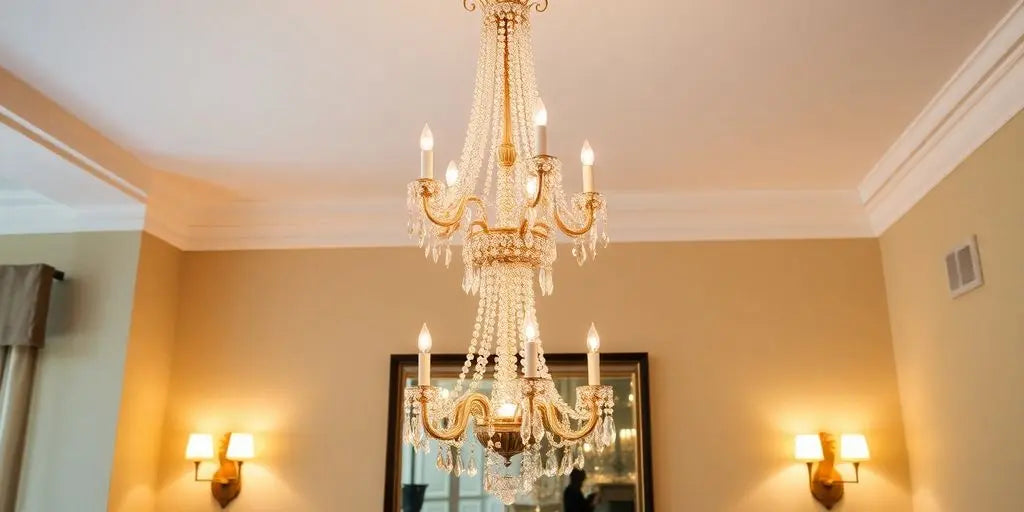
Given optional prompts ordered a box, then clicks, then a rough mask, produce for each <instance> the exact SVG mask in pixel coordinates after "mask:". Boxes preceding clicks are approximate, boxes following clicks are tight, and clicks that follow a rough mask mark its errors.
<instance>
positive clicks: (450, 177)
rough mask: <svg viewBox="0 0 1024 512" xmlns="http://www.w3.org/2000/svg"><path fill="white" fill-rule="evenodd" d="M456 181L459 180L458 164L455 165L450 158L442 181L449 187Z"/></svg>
mask: <svg viewBox="0 0 1024 512" xmlns="http://www.w3.org/2000/svg"><path fill="white" fill-rule="evenodd" d="M457 181H459V166H457V165H455V160H452V161H451V162H448V170H447V171H445V172H444V182H445V183H447V184H448V186H449V187H450V186H452V185H454V184H455V182H457Z"/></svg>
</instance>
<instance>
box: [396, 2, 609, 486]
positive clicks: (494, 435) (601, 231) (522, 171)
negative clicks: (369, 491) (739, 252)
mask: <svg viewBox="0 0 1024 512" xmlns="http://www.w3.org/2000/svg"><path fill="white" fill-rule="evenodd" d="M463 6H464V7H465V8H466V10H469V11H474V10H476V9H477V8H478V7H479V8H480V10H481V11H482V13H483V29H482V31H481V44H480V54H479V60H478V64H477V72H476V88H475V91H474V97H473V107H472V113H471V115H470V119H469V127H468V130H467V133H466V140H465V144H464V145H463V148H462V154H461V158H460V160H459V163H458V164H456V163H455V162H452V163H450V164H449V165H448V168H447V170H446V172H445V182H444V183H442V182H441V181H439V180H436V179H434V165H433V146H434V140H433V135H432V134H431V132H430V129H429V127H424V129H423V133H422V135H421V137H420V148H421V150H422V152H421V166H420V179H418V180H416V181H413V182H412V183H410V184H409V187H408V203H407V206H408V211H409V235H410V236H411V237H412V238H413V239H414V240H417V241H418V242H419V244H420V246H421V247H422V248H423V249H424V254H425V255H427V256H428V257H431V258H432V259H433V260H434V261H435V262H437V261H438V260H439V259H440V258H441V257H442V255H443V258H444V262H445V265H449V264H450V263H451V258H452V249H451V243H452V239H453V238H455V237H457V236H459V235H460V234H461V239H462V243H463V248H462V258H463V261H464V263H465V276H464V278H463V281H462V288H463V290H465V291H466V293H470V294H475V295H478V296H479V305H478V307H477V314H476V320H475V323H474V325H473V333H472V337H471V339H470V344H469V351H468V353H467V355H466V361H465V363H464V364H463V366H462V371H461V372H460V374H459V377H458V380H457V381H456V383H455V385H454V388H453V389H451V390H449V389H442V388H440V387H436V386H431V385H430V345H431V339H430V332H429V331H428V330H427V327H426V325H424V326H423V329H422V331H421V332H420V338H419V349H420V363H419V375H418V382H417V384H418V385H417V386H414V387H410V388H407V389H406V393H405V402H404V414H403V417H404V426H403V432H404V434H403V435H404V437H403V439H404V440H405V442H407V443H410V444H412V446H413V447H414V448H415V449H416V450H417V452H429V450H430V441H431V440H435V441H436V442H437V444H438V455H437V467H438V468H439V469H441V470H444V471H447V472H454V473H455V474H456V475H461V474H462V473H463V472H465V473H467V474H469V475H470V476H475V475H476V473H477V471H479V468H477V466H476V456H475V450H476V446H475V444H476V443H473V442H472V441H470V444H469V445H468V446H467V445H466V444H465V443H466V441H467V438H468V437H469V436H470V434H471V433H472V435H473V436H474V437H476V440H477V441H478V442H479V444H480V446H481V447H482V449H483V450H484V453H485V465H484V467H483V471H484V486H485V488H486V489H487V491H488V492H490V493H492V494H494V495H495V496H497V497H498V498H499V499H501V501H502V502H504V503H506V504H511V503H513V502H514V501H515V497H516V495H517V494H520V493H529V492H530V491H531V490H532V489H533V485H534V482H535V481H536V480H537V479H538V478H540V477H541V476H555V475H556V474H558V475H565V474H568V473H569V472H571V471H572V469H573V468H574V467H576V468H582V466H583V463H584V461H583V452H584V450H583V443H585V442H586V443H589V444H591V445H592V446H593V447H594V448H596V449H598V450H601V449H603V448H604V447H606V446H608V445H610V444H611V443H612V442H614V436H615V425H614V420H613V419H612V407H613V403H614V397H613V396H612V389H611V387H610V386H602V385H601V384H600V366H599V355H598V348H599V341H600V340H599V338H598V335H597V331H596V329H595V328H594V327H593V325H592V326H591V328H590V332H589V333H588V336H587V344H588V349H589V352H588V384H589V385H587V386H580V387H579V388H577V390H576V403H575V404H574V405H572V406H570V405H569V404H567V403H566V402H565V400H563V399H562V397H561V396H560V394H559V393H558V390H557V389H556V388H555V385H554V383H553V381H552V379H551V375H550V373H549V372H548V368H547V365H546V363H545V360H544V350H543V346H542V342H541V339H540V327H539V325H538V323H537V320H536V308H535V299H534V276H536V278H537V283H538V289H539V290H540V292H541V294H542V295H550V294H551V293H552V292H553V290H554V276H553V272H552V265H553V263H554V262H555V259H556V257H557V248H556V246H555V236H556V232H557V231H560V232H562V233H563V234H564V235H565V236H567V237H569V238H570V239H571V240H572V242H573V248H572V254H573V256H574V257H575V259H576V261H577V262H578V263H579V264H580V265H582V264H583V263H584V262H585V261H586V260H587V259H588V258H593V257H595V256H596V254H597V249H598V247H599V246H600V247H605V246H607V244H608V235H607V234H606V232H605V229H606V224H607V212H606V209H605V201H604V198H603V197H602V196H601V194H599V193H597V192H595V191H594V180H593V169H594V152H593V150H592V149H591V148H590V145H589V143H584V146H583V150H582V151H581V154H580V157H581V158H580V159H581V162H582V164H583V192H582V193H577V194H574V195H573V196H572V197H571V198H569V197H567V196H566V193H565V191H564V190H563V189H562V177H561V171H562V165H561V162H560V161H559V160H558V159H557V158H555V157H554V156H551V155H548V154H547V111H546V110H545V109H544V105H543V103H542V102H541V101H540V98H539V97H538V95H537V84H536V78H535V75H534V66H533V49H532V46H531V40H530V14H531V11H533V10H536V11H538V12H543V11H545V10H546V9H547V1H544V0H542V1H540V2H533V1H530V0H477V1H476V2H473V1H471V0H464V1H463ZM556 230H557V231H556ZM492 351H493V352H492ZM492 354H493V355H494V356H495V357H494V360H495V361H496V362H495V364H494V369H493V382H492V385H491V391H490V396H487V395H485V394H483V393H481V392H480V390H479V387H480V383H481V382H482V381H483V378H484V375H485V372H486V371H487V367H488V365H489V362H490V360H491V358H492ZM520 360H521V361H522V372H523V374H522V377H520V375H519V362H520ZM471 372H472V375H470V374H471ZM467 377H469V379H467ZM467 380H468V383H467V382H466V381H467ZM465 449H468V450H469V452H470V453H469V457H468V458H467V459H466V461H465V462H464V461H463V455H462V453H461V452H462V451H463V450H465ZM559 454H560V455H561V456H560V457H559ZM517 456H518V457H517Z"/></svg>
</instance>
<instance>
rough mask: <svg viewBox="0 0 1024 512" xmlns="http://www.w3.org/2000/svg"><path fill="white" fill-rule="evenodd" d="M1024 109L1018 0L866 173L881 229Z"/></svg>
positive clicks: (867, 200) (865, 186)
mask: <svg viewBox="0 0 1024 512" xmlns="http://www.w3.org/2000/svg"><path fill="white" fill-rule="evenodd" d="M1022 109H1024V0H1022V1H1019V2H1017V4H1016V5H1014V7H1013V8H1011V9H1010V11H1009V13H1007V15H1006V16H1005V17H1004V18H1003V19H1002V20H1001V21H1000V22H999V23H998V24H997V25H996V27H995V28H994V29H993V30H992V31H991V32H990V33H989V34H988V36H987V37H986V38H985V40H984V41H982V43H981V44H980V45H979V46H978V47H977V48H976V49H975V50H974V52H973V53H972V54H971V55H970V56H969V57H968V58H967V60H966V61H965V62H964V63H963V65H961V67H960V69H959V70H957V72H956V73H955V74H954V75H953V77H952V78H951V79H950V80H949V81H948V82H946V84H945V85H944V86H943V87H942V89H941V90H940V91H939V93H938V94H937V95H935V97H933V98H932V100H931V101H930V102H929V103H928V105H927V106H926V107H925V108H924V110H923V111H922V112H921V113H920V114H918V116H917V118H916V119H914V121H913V122H912V123H911V124H910V125H909V126H908V127H907V128H906V130H904V132H903V133H902V134H901V135H900V137H899V138H898V139H897V140H896V142H895V143H894V144H893V145H892V146H891V147H890V148H889V150H888V151H887V152H886V153H885V154H884V155H883V156H882V158H881V159H880V160H879V161H878V163H877V164H875V166H874V168H873V169H872V170H871V171H870V172H869V173H868V174H867V176H865V178H864V180H863V181H862V182H861V183H860V186H859V188H858V190H859V192H860V197H861V200H862V201H863V203H864V206H865V209H866V211H867V215H868V218H869V219H870V222H871V227H872V230H873V232H874V234H876V235H881V234H882V233H883V232H885V230H887V229H888V228H889V227H890V226H892V225H893V224H894V223H895V222H896V221H898V220H899V219H900V218H901V217H902V216H903V215H904V214H906V213H907V212H908V211H910V209H911V208H912V207H913V206H914V205H915V204H916V203H917V202H918V201H920V200H921V198H923V197H924V196H925V195H926V194H927V193H928V192H929V191H930V190H931V189H932V188H934V187H935V186H936V185H938V183H939V182H940V181H942V179H943V178H945V177H946V176H947V175H949V174H950V173H951V172H953V171H954V170H955V169H956V168H957V166H959V165H960V163H961V162H963V161H964V160H965V159H966V158H967V157H968V156H970V154H971V153H973V152H974V150H976V149H978V147H980V146H981V145H982V144H984V143H985V141H986V140H988V139H989V137H991V136H992V135H993V134H994V133H995V132H997V131H998V130H999V129H1000V128H1001V127H1002V126H1003V125H1004V124H1006V123H1007V122H1008V121H1009V120H1010V119H1012V118H1013V117H1014V116H1015V115H1016V114H1017V113H1018V112H1020V111H1021V110H1022Z"/></svg>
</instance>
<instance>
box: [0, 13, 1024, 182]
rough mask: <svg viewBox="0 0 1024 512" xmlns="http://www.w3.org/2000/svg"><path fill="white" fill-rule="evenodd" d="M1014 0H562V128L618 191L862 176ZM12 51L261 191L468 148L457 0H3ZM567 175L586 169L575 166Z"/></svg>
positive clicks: (120, 123) (155, 143)
mask: <svg viewBox="0 0 1024 512" xmlns="http://www.w3.org/2000/svg"><path fill="white" fill-rule="evenodd" d="M1013 3H1014V0H970V1H967V0H929V1H892V0H857V1H839V2H823V1H821V0H787V1H778V0H775V1H765V0H731V1H722V0H685V1H680V0H658V1H648V2H622V1H618V2H611V1H608V0H552V1H551V6H550V9H549V10H548V11H547V12H546V13H544V14H539V15H535V17H534V20H535V21H534V32H535V43H536V55H537V67H538V76H539V80H540V86H541V92H542V95H543V96H544V98H545V103H546V104H547V105H548V108H549V110H550V112H551V118H552V121H551V128H550V131H551V136H552V149H553V151H554V152H556V153H558V154H561V155H563V156H564V159H565V160H567V161H572V160H573V159H574V158H575V157H574V155H576V154H578V148H579V145H580V143H581V141H582V140H583V139H584V138H585V137H587V138H589V139H590V140H591V142H592V143H593V144H594V146H595V148H596V150H597V153H598V158H599V166H600V169H599V172H600V173H601V177H600V179H601V182H600V183H601V185H602V186H603V187H605V188H606V189H607V190H612V191H651V190H658V191H666V190H669V191H672V190H678V191H710V190H714V191H723V190H736V189H744V190H748V189H754V190H816V189H819V190H825V189H851V190H852V189H853V188H854V187H856V186H857V184H858V183H859V182H860V181H861V180H862V179H863V178H864V176H865V174H866V173H867V172H868V171H869V170H870V169H871V168H872V166H873V165H874V164H875V162H876V161H878V159H879V158H880V157H881V156H882V154H883V153H884V152H885V151H886V149H887V148H888V147H889V146H890V145H891V144H892V143H893V142H894V141H895V140H896V138H897V137H898V136H899V135H900V133H901V131H902V130H903V129H904V128H905V127H906V126H907V125H908V123H909V122H910V121H911V120H913V119H914V117H915V115H917V113H918V112H920V111H921V109H922V108H923V107H924V106H925V104H926V103H927V102H928V100H929V99H930V98H931V97H932V96H933V95H934V94H935V93H936V92H937V91H938V90H939V88H940V87H941V86H942V84H943V83H944V82H945V81H946V80H948V79H949V78H950V76H951V75H952V74H953V72H954V71H955V70H956V69H957V67H958V66H959V65H960V64H961V63H962V62H963V61H964V59H965V58H966V57H967V56H968V54H969V53H970V52H971V50H972V49H974V48H975V47H976V45H977V44H978V43H979V42H980V41H981V40H982V39H983V37H984V36H985V34H986V33H987V32H988V31H989V30H990V29H991V28H992V27H993V26H994V25H995V23H996V22H997V21H998V20H999V19H1000V18H1001V17H1002V16H1003V15H1004V14H1005V13H1006V12H1007V10H1008V9H1009V8H1010V7H1011V5H1012V4H1013ZM3 11H4V14H3V16H0V65H2V66H4V67H6V68H7V69H8V70H10V71H11V72H13V73H14V74H15V75H18V76H19V77H21V78H22V79H23V80H25V81H26V82H28V83H30V84H32V86H34V87H36V88H38V89H39V90H40V91H41V92H42V93H43V94H45V95H47V96H49V97H50V98H52V99H53V100H55V101H56V102H58V103H59V104H61V105H62V106H63V107H65V108H67V109H68V110H70V111H71V112H72V113H74V114H75V115H77V116H78V117H79V118H81V119H83V120H84V121H86V122H87V123H89V124H90V125H92V126H94V127H96V128H98V129H99V130H100V131H101V132H103V133H104V134H106V135H107V136H109V137H110V138H112V139H113V140H114V141H116V142H118V143H120V144H121V145H123V146H124V147H126V148H127V149H128V150H130V151H131V152H133V153H135V154H137V155H140V156H141V157H142V158H143V160H145V161H146V162H147V163H149V164H151V165H153V166H155V167H158V168H162V169H164V170H167V171H170V172H174V173H184V174H189V175H192V176H194V177H197V178H200V179H201V180H204V181H209V182H211V183H216V184H219V185H222V186H226V187H227V188H229V189H231V190H233V191H234V192H236V193H238V194H241V195H243V196H245V197H250V198H291V199H295V198H311V197H316V198H320V199H324V198H332V197H340V196H353V197H354V196H359V197H367V196H373V197H376V196H380V197H400V195H401V194H402V193H404V184H405V182H406V181H408V180H409V179H411V178H412V177H413V176H414V175H415V173H416V168H417V158H418V156H417V142H416V141H417V136H418V133H419V130H420V128H421V127H422V125H423V122H424V121H429V122H430V123H431V126H432V127H433V128H434V133H435V136H436V137H437V138H438V143H437V150H438V153H439V154H438V158H439V159H440V160H441V161H444V160H446V159H448V158H450V157H451V156H453V155H455V153H456V151H457V150H458V148H459V147H460V146H461V138H462V135H463V133H464V129H465V128H464V126H465V119H466V117H467V115H468V106H469V101H470V99H471V91H472V83H471V82H472V77H473V70H474V65H475V57H476V47H477V41H476V39H477V36H478V23H479V13H478V12H477V13H466V12H464V11H463V10H462V7H461V2H459V1H457V0H379V1H363V2H352V1H347V2H330V3H328V2H281V1H277V0H262V1H242V0H233V1H229V0H202V1H198V0H190V1H188V0H186V1H177V2H138V1H136V0H109V1H106V2H76V1H74V0H4V4H3ZM567 174H568V176H567V179H568V185H569V186H570V187H573V186H578V183H577V182H578V179H579V178H578V176H576V175H575V174H576V173H567Z"/></svg>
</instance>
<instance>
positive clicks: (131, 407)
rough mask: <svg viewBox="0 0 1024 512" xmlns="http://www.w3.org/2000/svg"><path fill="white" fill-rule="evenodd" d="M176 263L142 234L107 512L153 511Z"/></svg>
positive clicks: (169, 250) (177, 254) (174, 315)
mask: <svg viewBox="0 0 1024 512" xmlns="http://www.w3.org/2000/svg"><path fill="white" fill-rule="evenodd" d="M180 264H181V251H179V250H178V249H176V248H175V247H173V246H171V245H169V244H167V243H166V242H164V241H163V240H160V239H159V238H156V237H154V236H152V235H150V234H148V233H146V234H143V235H142V248H141V250H140V253H139V271H138V279H137V280H136V283H135V306H134V308H133V310H132V320H131V331H130V335H129V339H128V352H127V361H126V363H125V370H124V389H123V391H122V393H121V413H120V417H119V419H118V423H117V444H116V445H115V446H114V468H113V473H112V474H111V478H110V504H109V506H108V508H107V510H109V511H111V512H152V511H153V510H154V508H155V507H156V484H157V463H158V461H159V458H160V446H161V436H162V429H163V421H164V409H165V406H166V403H167V385H168V382H169V379H170V372H171V356H172V354H173V350H174V333H175V324H176V323H177V319H178V283H179V272H178V270H179V267H180Z"/></svg>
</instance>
